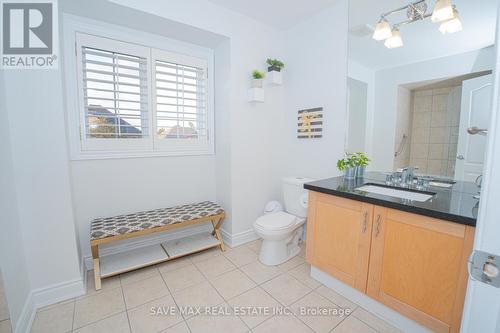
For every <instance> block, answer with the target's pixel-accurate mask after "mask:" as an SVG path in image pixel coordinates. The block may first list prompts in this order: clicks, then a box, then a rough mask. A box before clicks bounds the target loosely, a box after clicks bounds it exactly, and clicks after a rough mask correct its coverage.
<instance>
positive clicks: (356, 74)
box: [347, 59, 375, 168]
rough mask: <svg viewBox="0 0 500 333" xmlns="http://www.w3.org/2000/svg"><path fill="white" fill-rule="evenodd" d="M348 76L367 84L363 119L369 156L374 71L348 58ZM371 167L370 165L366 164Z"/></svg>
mask: <svg viewBox="0 0 500 333" xmlns="http://www.w3.org/2000/svg"><path fill="white" fill-rule="evenodd" d="M347 71H348V74H347V75H348V76H349V77H350V78H353V79H355V80H358V81H361V82H365V83H366V84H367V86H368V91H367V102H366V105H367V107H366V120H365V126H366V128H365V134H364V137H365V151H366V153H367V155H368V156H369V157H371V156H372V150H373V145H372V140H371V138H372V135H373V115H374V108H375V71H374V70H371V69H370V68H368V67H365V66H363V65H361V64H359V63H357V62H355V61H353V60H351V59H349V60H348V69H347ZM368 168H371V166H368Z"/></svg>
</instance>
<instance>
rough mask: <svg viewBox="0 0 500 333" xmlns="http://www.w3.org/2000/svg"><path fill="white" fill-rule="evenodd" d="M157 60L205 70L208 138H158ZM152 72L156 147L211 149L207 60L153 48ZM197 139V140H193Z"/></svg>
mask: <svg viewBox="0 0 500 333" xmlns="http://www.w3.org/2000/svg"><path fill="white" fill-rule="evenodd" d="M156 61H164V62H174V63H180V64H183V65H187V66H192V67H201V68H203V69H204V70H205V80H206V84H207V94H206V101H205V102H206V104H207V107H206V115H205V116H206V118H207V128H206V130H207V138H206V139H203V140H200V139H196V140H194V139H167V140H164V139H158V136H157V135H156V128H157V126H156V125H157V104H156ZM151 72H152V82H153V83H154V86H152V87H151V88H152V89H151V90H152V93H151V97H152V101H153V104H152V109H153V114H154V117H153V119H152V120H153V128H154V129H155V133H154V138H153V142H154V146H155V148H156V147H157V148H158V149H160V150H167V151H190V152H196V151H200V149H201V150H208V149H209V144H210V142H209V141H210V129H209V128H208V124H209V123H211V120H212V119H211V117H212V115H211V114H210V112H209V111H208V110H209V107H208V105H209V104H210V100H211V96H210V93H209V91H208V84H209V83H208V76H207V74H208V64H207V61H206V60H204V59H200V58H195V57H191V56H186V55H182V54H177V53H173V52H168V51H164V50H158V49H152V50H151ZM193 141H196V142H193Z"/></svg>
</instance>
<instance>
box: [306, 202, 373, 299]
mask: <svg viewBox="0 0 500 333" xmlns="http://www.w3.org/2000/svg"><path fill="white" fill-rule="evenodd" d="M372 216H373V205H370V204H365V203H362V202H359V201H354V200H349V199H344V198H340V197H335V196H331V195H325V194H322V193H317V192H310V193H309V208H308V220H307V230H308V232H307V242H306V244H307V247H306V256H307V259H308V262H309V263H311V265H314V266H316V267H317V268H319V269H321V270H322V271H324V272H326V273H329V274H331V275H332V276H334V277H335V278H337V279H338V280H340V281H342V282H344V283H346V284H348V285H349V286H351V287H354V288H356V289H358V290H359V291H361V292H366V282H367V278H368V261H369V256H370V241H371V233H372V220H373V218H372Z"/></svg>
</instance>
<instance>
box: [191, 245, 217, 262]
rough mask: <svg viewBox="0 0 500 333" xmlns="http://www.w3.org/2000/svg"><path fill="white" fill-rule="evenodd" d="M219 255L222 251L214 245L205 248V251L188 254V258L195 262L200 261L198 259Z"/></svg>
mask: <svg viewBox="0 0 500 333" xmlns="http://www.w3.org/2000/svg"><path fill="white" fill-rule="evenodd" d="M221 255H222V251H221V250H220V248H218V247H214V248H211V249H208V250H205V251H201V252H198V253H195V254H191V255H190V256H189V259H191V261H192V262H193V263H197V262H200V261H203V260H207V259H209V258H214V257H218V256H221Z"/></svg>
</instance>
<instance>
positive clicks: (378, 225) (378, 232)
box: [375, 215, 380, 237]
mask: <svg viewBox="0 0 500 333" xmlns="http://www.w3.org/2000/svg"><path fill="white" fill-rule="evenodd" d="M379 234H380V215H377V226H376V233H375V237H377V236H378V235H379Z"/></svg>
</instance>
